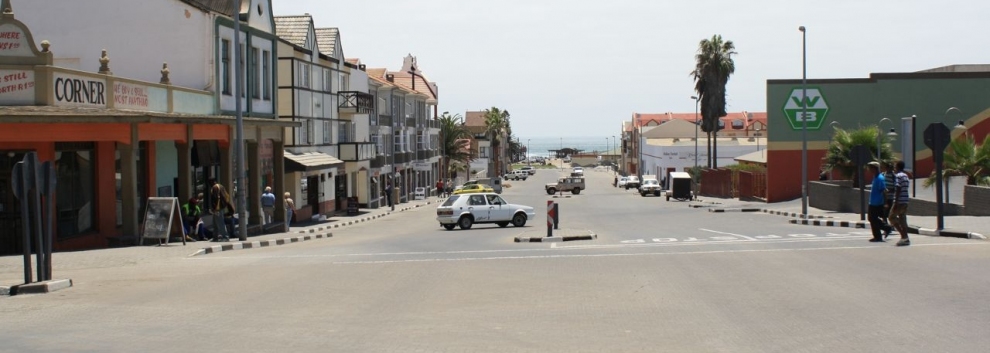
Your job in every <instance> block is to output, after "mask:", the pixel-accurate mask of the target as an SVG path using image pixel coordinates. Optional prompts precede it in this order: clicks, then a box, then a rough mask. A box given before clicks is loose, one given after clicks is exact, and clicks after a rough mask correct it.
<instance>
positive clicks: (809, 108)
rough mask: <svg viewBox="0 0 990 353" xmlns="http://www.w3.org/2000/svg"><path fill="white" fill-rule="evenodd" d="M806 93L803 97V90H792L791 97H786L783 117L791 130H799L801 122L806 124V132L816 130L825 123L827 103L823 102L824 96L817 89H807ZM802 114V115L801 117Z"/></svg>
mask: <svg viewBox="0 0 990 353" xmlns="http://www.w3.org/2000/svg"><path fill="white" fill-rule="evenodd" d="M807 92H808V95H807V96H804V94H803V93H804V90H803V89H801V88H794V89H792V90H791V95H790V96H789V97H787V102H786V103H784V115H785V116H787V122H788V123H790V124H791V129H794V130H801V127H802V122H807V123H808V130H818V129H821V128H822V124H823V123H825V117H826V116H828V103H826V102H825V96H823V95H822V92H821V90H819V89H818V88H808V89H807ZM802 112H803V113H804V116H803V117H802ZM802 120H803V121H802Z"/></svg>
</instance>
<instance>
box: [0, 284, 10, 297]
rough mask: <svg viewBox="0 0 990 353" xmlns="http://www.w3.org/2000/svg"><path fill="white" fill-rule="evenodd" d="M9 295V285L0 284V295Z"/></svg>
mask: <svg viewBox="0 0 990 353" xmlns="http://www.w3.org/2000/svg"><path fill="white" fill-rule="evenodd" d="M8 295H10V287H7V286H0V297H2V296H8Z"/></svg>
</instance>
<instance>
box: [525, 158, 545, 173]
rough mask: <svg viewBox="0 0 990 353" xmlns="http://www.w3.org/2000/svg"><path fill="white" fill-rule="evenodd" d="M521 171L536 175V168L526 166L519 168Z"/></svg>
mask: <svg viewBox="0 0 990 353" xmlns="http://www.w3.org/2000/svg"><path fill="white" fill-rule="evenodd" d="M540 163H543V162H542V161H541V162H540ZM519 170H521V171H524V172H526V173H529V175H536V168H533V167H530V166H525V167H522V168H519Z"/></svg>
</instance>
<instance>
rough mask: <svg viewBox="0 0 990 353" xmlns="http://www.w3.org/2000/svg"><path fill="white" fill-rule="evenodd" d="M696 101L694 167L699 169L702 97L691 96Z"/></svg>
mask: <svg viewBox="0 0 990 353" xmlns="http://www.w3.org/2000/svg"><path fill="white" fill-rule="evenodd" d="M691 99H692V100H694V167H695V168H698V103H699V102H701V97H698V96H691Z"/></svg>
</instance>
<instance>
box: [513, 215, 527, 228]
mask: <svg viewBox="0 0 990 353" xmlns="http://www.w3.org/2000/svg"><path fill="white" fill-rule="evenodd" d="M512 225H513V226H516V227H522V226H524V225H526V215H524V214H522V213H516V215H515V216H512Z"/></svg>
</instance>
